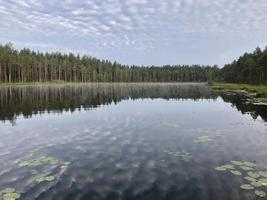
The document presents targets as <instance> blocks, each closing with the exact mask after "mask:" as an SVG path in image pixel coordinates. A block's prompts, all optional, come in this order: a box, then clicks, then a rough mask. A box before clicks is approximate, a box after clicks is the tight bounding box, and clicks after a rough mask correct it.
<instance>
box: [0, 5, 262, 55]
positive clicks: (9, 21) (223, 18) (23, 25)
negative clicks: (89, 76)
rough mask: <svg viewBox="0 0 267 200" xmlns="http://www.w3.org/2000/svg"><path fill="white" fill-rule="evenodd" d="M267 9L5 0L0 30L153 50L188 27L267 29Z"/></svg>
mask: <svg viewBox="0 0 267 200" xmlns="http://www.w3.org/2000/svg"><path fill="white" fill-rule="evenodd" d="M266 10H267V1H266V0H257V1H255V0H244V1H240V0H216V1H214V0H165V1H158V0H127V1H125V0H101V1H99V0H91V1H87V0H62V1H54V0H46V1H39V0H0V21H1V22H0V25H1V26H0V33H1V34H2V35H5V36H6V37H7V36H10V38H17V40H20V38H21V37H22V36H27V37H28V38H31V37H32V38H38V41H37V42H35V43H37V44H38V43H41V40H42V37H43V38H45V40H48V39H51V40H52V41H54V40H55V38H58V40H59V41H57V42H59V43H60V41H61V43H62V44H63V43H66V41H67V40H68V39H73V40H79V41H86V42H84V43H86V45H89V46H90V50H91V51H92V50H95V51H100V50H99V49H101V48H107V47H109V48H113V49H114V48H117V49H121V48H130V49H135V50H137V51H139V50H145V49H150V50H151V49H161V48H162V47H163V46H168V47H171V46H172V45H174V44H179V43H181V38H179V37H178V36H179V35H182V34H185V33H187V34H192V33H196V34H197V33H199V34H203V33H204V34H207V35H209V34H217V33H229V32H235V33H236V34H243V35H244V34H247V35H249V34H251V30H253V31H258V32H267V20H266V18H267V12H266ZM10 30H12V31H10ZM79 44H80V43H79ZM66 45H68V46H69V48H71V47H72V46H74V45H75V44H73V41H68V42H67V43H66Z"/></svg>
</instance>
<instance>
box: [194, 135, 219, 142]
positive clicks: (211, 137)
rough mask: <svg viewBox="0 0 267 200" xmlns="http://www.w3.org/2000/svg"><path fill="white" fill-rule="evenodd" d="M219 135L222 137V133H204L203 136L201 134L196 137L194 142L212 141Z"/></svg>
mask: <svg viewBox="0 0 267 200" xmlns="http://www.w3.org/2000/svg"><path fill="white" fill-rule="evenodd" d="M217 137H220V134H214V135H202V136H199V137H197V138H196V139H194V142H196V143H202V142H210V141H213V140H214V139H215V138H217Z"/></svg>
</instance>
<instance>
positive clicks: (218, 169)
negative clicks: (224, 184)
mask: <svg viewBox="0 0 267 200" xmlns="http://www.w3.org/2000/svg"><path fill="white" fill-rule="evenodd" d="M215 170H216V171H221V172H222V171H226V170H227V169H226V168H225V167H222V166H219V167H215Z"/></svg>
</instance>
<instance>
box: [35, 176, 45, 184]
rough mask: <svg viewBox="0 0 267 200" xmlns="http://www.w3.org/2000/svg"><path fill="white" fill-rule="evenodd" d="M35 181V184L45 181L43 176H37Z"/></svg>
mask: <svg viewBox="0 0 267 200" xmlns="http://www.w3.org/2000/svg"><path fill="white" fill-rule="evenodd" d="M35 180H36V182H37V183H41V182H44V181H45V177H44V176H38V177H37V178H36V179H35Z"/></svg>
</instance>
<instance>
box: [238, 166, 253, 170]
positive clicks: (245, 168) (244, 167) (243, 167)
mask: <svg viewBox="0 0 267 200" xmlns="http://www.w3.org/2000/svg"><path fill="white" fill-rule="evenodd" d="M240 168H241V169H243V170H245V171H251V170H253V168H251V167H247V166H241V167H240Z"/></svg>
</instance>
